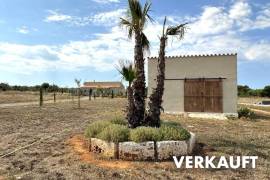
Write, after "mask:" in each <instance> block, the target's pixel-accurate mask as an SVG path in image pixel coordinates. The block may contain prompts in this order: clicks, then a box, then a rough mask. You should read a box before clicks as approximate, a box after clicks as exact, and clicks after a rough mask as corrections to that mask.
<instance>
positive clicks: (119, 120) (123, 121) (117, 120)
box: [110, 117, 128, 125]
mask: <svg viewBox="0 0 270 180" xmlns="http://www.w3.org/2000/svg"><path fill="white" fill-rule="evenodd" d="M110 122H111V123H112V124H119V125H127V124H128V123H127V120H126V119H124V118H121V117H116V118H114V119H112V120H110Z"/></svg>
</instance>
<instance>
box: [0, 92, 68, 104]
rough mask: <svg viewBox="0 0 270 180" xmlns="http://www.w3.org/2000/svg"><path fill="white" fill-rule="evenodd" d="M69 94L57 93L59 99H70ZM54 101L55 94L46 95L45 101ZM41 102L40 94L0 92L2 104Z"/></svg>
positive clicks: (0, 102)
mask: <svg viewBox="0 0 270 180" xmlns="http://www.w3.org/2000/svg"><path fill="white" fill-rule="evenodd" d="M70 98H71V97H70V95H69V94H67V93H64V94H62V93H57V94H56V100H57V99H70ZM47 100H53V93H45V94H44V101H47ZM35 101H36V102H39V92H32V91H26V92H20V91H0V104H9V103H20V102H35Z"/></svg>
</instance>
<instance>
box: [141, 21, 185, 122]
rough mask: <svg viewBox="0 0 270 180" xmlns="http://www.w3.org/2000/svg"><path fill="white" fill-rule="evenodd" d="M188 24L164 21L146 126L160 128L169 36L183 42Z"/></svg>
mask: <svg viewBox="0 0 270 180" xmlns="http://www.w3.org/2000/svg"><path fill="white" fill-rule="evenodd" d="M186 24H187V23H185V24H180V25H177V26H169V27H168V28H167V29H166V28H165V26H166V17H165V19H164V24H163V31H162V36H161V37H160V47H159V55H158V64H157V69H158V74H157V84H156V88H154V89H153V91H152V94H151V96H150V98H149V103H148V108H149V109H148V112H147V116H146V118H145V122H144V123H145V124H146V125H148V126H153V127H159V126H160V110H161V109H162V106H161V104H162V96H163V93H164V79H165V48H166V43H167V39H168V36H178V38H179V39H180V40H181V39H182V38H183V37H184V34H185V31H186Z"/></svg>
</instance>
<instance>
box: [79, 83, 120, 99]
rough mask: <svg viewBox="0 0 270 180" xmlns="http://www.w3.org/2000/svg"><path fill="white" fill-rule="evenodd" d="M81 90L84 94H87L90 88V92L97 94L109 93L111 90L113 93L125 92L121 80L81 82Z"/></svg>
mask: <svg viewBox="0 0 270 180" xmlns="http://www.w3.org/2000/svg"><path fill="white" fill-rule="evenodd" d="M81 90H82V93H83V94H84V95H89V92H90V90H92V93H95V94H96V95H97V96H99V95H101V94H102V93H104V94H111V92H112V91H113V92H114V94H115V95H124V94H125V86H124V85H123V84H122V82H109V81H108V82H96V81H92V82H91V81H88V82H84V83H83V86H82V87H81Z"/></svg>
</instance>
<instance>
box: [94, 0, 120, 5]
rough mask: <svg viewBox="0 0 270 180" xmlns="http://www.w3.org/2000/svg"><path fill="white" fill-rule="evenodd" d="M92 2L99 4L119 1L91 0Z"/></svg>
mask: <svg viewBox="0 0 270 180" xmlns="http://www.w3.org/2000/svg"><path fill="white" fill-rule="evenodd" d="M92 1H94V2H97V3H101V4H108V3H119V2H120V1H119V0H92Z"/></svg>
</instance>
